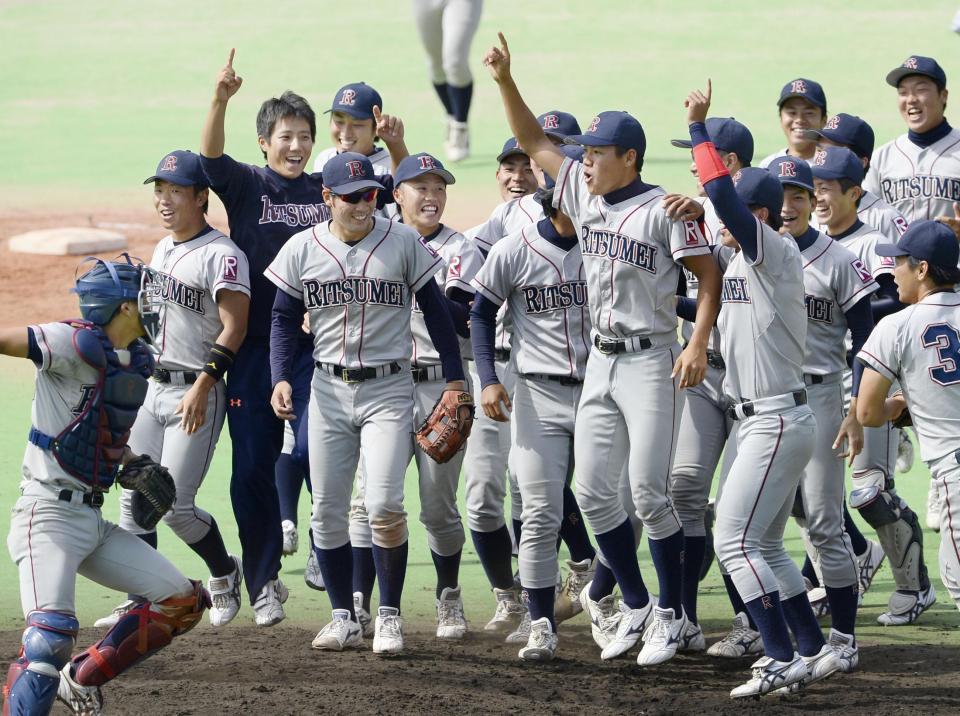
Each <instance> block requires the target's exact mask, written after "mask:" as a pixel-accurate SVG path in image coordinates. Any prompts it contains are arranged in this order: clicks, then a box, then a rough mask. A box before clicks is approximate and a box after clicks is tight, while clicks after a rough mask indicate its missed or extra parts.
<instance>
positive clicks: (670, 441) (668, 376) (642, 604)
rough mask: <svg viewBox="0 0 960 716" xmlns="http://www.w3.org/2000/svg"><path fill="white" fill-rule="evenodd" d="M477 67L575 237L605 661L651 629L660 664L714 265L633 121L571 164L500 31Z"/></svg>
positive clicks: (618, 120) (677, 618)
mask: <svg viewBox="0 0 960 716" xmlns="http://www.w3.org/2000/svg"><path fill="white" fill-rule="evenodd" d="M484 62H485V64H486V65H487V66H488V67H489V69H490V73H491V75H493V78H494V80H495V81H496V82H497V84H498V85H499V88H500V94H501V98H502V99H503V103H504V107H505V109H506V114H507V119H508V121H509V123H510V126H511V129H513V131H514V135H515V136H516V137H517V139H518V141H519V142H520V145H521V146H522V147H524V148H525V149H526V150H527V152H528V153H529V155H530V157H531V159H533V160H534V161H535V162H536V163H537V164H538V165H539V166H540V167H541V168H542V169H543V171H545V172H547V173H548V174H550V175H551V176H555V177H556V180H557V187H556V189H555V192H554V205H555V206H556V207H557V208H559V209H560V210H561V211H563V212H564V213H565V214H566V215H568V216H569V217H570V218H571V220H573V223H574V225H575V226H576V228H577V232H578V234H579V236H580V248H581V252H582V254H583V263H584V270H585V275H586V281H587V287H588V291H589V295H590V318H591V323H592V325H593V331H594V336H593V344H594V350H592V351H591V358H590V360H589V362H588V363H587V370H586V375H585V378H584V385H583V391H582V397H581V402H580V405H579V408H578V413H577V421H576V430H575V461H576V464H577V466H578V472H577V475H578V488H579V492H580V495H579V497H580V502H581V505H582V507H583V511H584V513H585V514H586V516H587V519H588V520H589V522H590V526H591V527H592V529H593V532H594V535H595V536H596V539H597V544H598V545H599V547H600V549H601V551H602V552H603V554H604V557H605V558H606V560H607V561H608V562H609V566H610V568H611V570H612V572H613V574H614V575H615V577H616V581H617V583H618V584H619V585H620V589H621V592H622V594H623V602H624V604H625V605H626V607H625V609H626V611H625V612H624V613H623V616H622V617H621V619H620V624H619V627H618V630H617V635H616V638H615V639H614V641H613V642H611V643H610V644H609V645H608V646H607V647H606V649H604V650H603V652H602V654H601V656H602V657H603V658H614V657H616V656H619V655H620V654H622V653H624V652H626V651H627V650H628V649H630V648H632V647H633V646H634V645H635V644H636V643H637V641H638V640H639V639H640V636H641V634H643V632H644V631H645V630H646V628H647V626H650V630H649V632H647V634H646V639H645V643H644V646H643V648H642V649H641V651H640V654H639V656H638V659H637V661H638V663H639V664H641V665H650V664H657V663H661V662H663V661H666V660H668V659H670V658H672V657H673V656H674V654H675V653H676V650H677V646H678V644H679V640H680V635H681V634H682V633H683V632H684V630H685V629H686V625H687V619H686V617H685V616H684V614H683V607H682V604H681V586H682V573H681V572H680V571H679V570H678V569H677V566H678V565H679V564H681V561H682V554H683V529H682V527H681V524H680V519H679V517H678V516H677V514H676V511H675V510H674V508H673V505H672V502H671V499H670V490H669V475H670V464H671V461H672V458H673V448H674V444H675V440H676V431H677V427H678V423H679V417H680V410H681V409H682V406H683V394H682V393H681V392H679V390H678V388H686V387H688V386H689V387H692V386H693V385H696V384H698V383H699V382H700V381H701V380H702V379H703V374H704V372H705V370H706V360H707V359H706V344H707V339H708V337H709V333H710V329H711V327H712V325H713V321H714V318H715V316H716V312H717V308H718V299H719V289H720V286H719V282H720V273H719V270H718V269H717V265H716V263H715V262H714V260H713V258H712V256H710V249H709V247H708V246H707V244H706V241H705V240H704V238H703V235H702V233H701V232H700V230H699V228H698V227H697V225H696V224H695V223H694V222H675V221H671V220H670V219H668V218H667V216H666V214H665V211H664V209H663V207H662V205H661V199H662V197H663V195H664V193H663V190H662V189H660V188H659V187H655V186H651V185H648V184H645V183H643V181H642V180H641V179H640V169H641V167H642V161H643V154H644V150H645V148H646V138H645V136H644V134H643V129H642V127H641V126H640V123H639V122H637V120H636V119H634V118H633V117H632V116H630V115H629V114H627V113H626V112H603V113H601V114H600V115H598V116H597V117H595V118H594V119H593V120H592V121H591V123H590V125H589V126H588V127H587V130H586V131H585V132H584V133H583V134H581V135H577V136H575V137H572V138H571V139H572V140H573V141H575V142H577V143H579V144H583V145H585V146H586V153H585V156H584V160H583V164H579V163H577V162H575V161H573V160H572V159H570V158H569V157H565V156H564V154H563V153H562V152H560V151H559V150H558V149H557V148H556V147H555V146H554V145H553V143H552V142H551V141H550V140H549V139H548V138H547V137H546V135H545V134H544V133H543V129H542V127H541V126H540V124H539V123H538V122H537V121H536V117H534V115H533V114H532V113H531V112H530V110H529V109H528V108H527V107H526V105H525V103H524V101H523V98H522V97H521V95H520V93H519V91H518V90H517V86H516V84H515V83H514V81H513V78H512V77H511V74H510V53H509V50H508V48H507V43H506V40H505V39H504V38H503V35H502V34H501V35H500V47H494V48H491V49H490V50H489V51H488V52H487V54H486V57H485V59H484ZM681 262H682V263H683V264H684V265H685V266H686V267H687V268H689V269H690V270H691V271H692V272H693V273H694V274H696V275H697V277H698V279H699V281H700V293H699V296H698V303H699V306H698V311H697V321H696V324H695V326H694V330H693V335H692V336H691V339H690V341H689V343H688V346H687V348H685V349H683V350H682V351H681V350H680V347H679V345H678V344H677V317H676V311H675V308H674V307H675V303H676V301H675V298H674V295H675V293H676V287H677V281H678V275H679V271H680V269H679V265H680V263H681ZM625 464H628V465H629V483H630V487H631V494H632V496H633V501H634V507H635V509H636V512H637V514H638V516H639V518H640V520H641V521H642V522H643V525H644V527H645V529H646V531H647V534H648V538H649V544H650V552H651V555H652V557H653V561H654V566H655V567H656V571H657V576H658V578H659V581H660V597H659V605H658V606H654V604H653V603H652V600H651V599H650V596H649V594H648V592H647V589H646V586H645V585H644V583H643V579H642V577H641V575H640V569H639V565H638V563H637V557H636V542H635V536H634V529H633V526H632V525H631V523H630V520H629V519H628V513H627V511H626V510H624V508H623V505H622V503H621V499H620V495H619V486H620V477H621V468H622V467H623V466H624V465H625Z"/></svg>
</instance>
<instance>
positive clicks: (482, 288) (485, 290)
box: [471, 278, 506, 305]
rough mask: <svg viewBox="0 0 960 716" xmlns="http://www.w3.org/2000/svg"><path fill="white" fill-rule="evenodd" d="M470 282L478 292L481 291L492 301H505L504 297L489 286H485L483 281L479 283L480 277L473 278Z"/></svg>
mask: <svg viewBox="0 0 960 716" xmlns="http://www.w3.org/2000/svg"><path fill="white" fill-rule="evenodd" d="M471 283H472V284H473V286H474V288H476V289H477V290H478V291H479V292H480V293H482V294H483V295H484V296H486V297H487V298H489V299H490V300H491V301H493V302H494V303H497V304H500V305H503V303H504V301H506V299H505V298H504V297H503V296H501V295H500V294H498V293H497V292H496V291H494V290H493V289H491V288H490V287H489V286H485V285H484V284H483V283H481V281H480V279H478V278H475V279H473V281H471Z"/></svg>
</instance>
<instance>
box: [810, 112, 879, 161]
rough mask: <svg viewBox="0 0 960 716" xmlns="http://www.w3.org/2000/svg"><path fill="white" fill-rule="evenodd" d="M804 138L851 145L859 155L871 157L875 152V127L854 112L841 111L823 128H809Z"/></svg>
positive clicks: (865, 157)
mask: <svg viewBox="0 0 960 716" xmlns="http://www.w3.org/2000/svg"><path fill="white" fill-rule="evenodd" d="M803 137H804V139H812V140H815V141H816V140H819V139H829V140H830V141H831V142H833V143H834V144H839V145H841V146H844V147H849V148H850V149H851V150H852V151H853V153H854V154H856V155H857V156H858V157H861V158H864V159H869V158H870V155H871V154H873V145H874V141H875V140H874V136H873V128H872V127H871V126H870V125H869V124H867V123H866V122H865V121H864V120H862V119H860V118H859V117H856V116H854V115H852V114H847V113H845V112H839V113H837V114H835V115H833V116H832V117H831V118H830V119H828V120H827V122H826V124H824V125H823V129H808V130H807V131H806V132H804V133H803Z"/></svg>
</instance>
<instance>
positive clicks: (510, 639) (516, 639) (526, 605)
mask: <svg viewBox="0 0 960 716" xmlns="http://www.w3.org/2000/svg"><path fill="white" fill-rule="evenodd" d="M520 605H521V606H522V607H523V617H522V618H521V619H520V625H519V626H518V627H517V628H516V629H515V630H514V631H512V632H510V633H509V634H507V638H506V639H504V641H505V642H507V644H526V643H527V642H528V641H529V640H530V602H529V600H528V599H527V593H526V592H520Z"/></svg>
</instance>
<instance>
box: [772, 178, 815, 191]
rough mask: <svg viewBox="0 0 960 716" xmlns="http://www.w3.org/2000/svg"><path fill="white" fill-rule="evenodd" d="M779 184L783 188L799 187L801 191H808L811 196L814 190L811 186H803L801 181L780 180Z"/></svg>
mask: <svg viewBox="0 0 960 716" xmlns="http://www.w3.org/2000/svg"><path fill="white" fill-rule="evenodd" d="M780 184H781V185H783V186H798V187H800V188H801V189H804V190H805V191H809V192H810V193H811V194H812V193H813V191H814V188H813V187H812V186H810V185H809V184H804V183H803V182H802V181H783V180H781V181H780Z"/></svg>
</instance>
